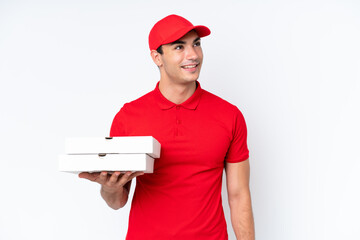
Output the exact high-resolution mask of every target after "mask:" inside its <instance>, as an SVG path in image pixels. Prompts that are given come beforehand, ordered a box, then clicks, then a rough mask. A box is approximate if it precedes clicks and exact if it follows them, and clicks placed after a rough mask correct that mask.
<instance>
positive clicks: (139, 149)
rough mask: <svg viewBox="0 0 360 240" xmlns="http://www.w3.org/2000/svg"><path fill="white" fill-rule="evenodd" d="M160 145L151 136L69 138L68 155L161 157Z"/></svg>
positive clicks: (66, 147)
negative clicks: (113, 154) (100, 154)
mask: <svg viewBox="0 0 360 240" xmlns="http://www.w3.org/2000/svg"><path fill="white" fill-rule="evenodd" d="M160 147H161V146H160V143H159V142H158V141H157V140H156V139H155V138H153V137H151V136H142V137H138V136H136V137H135V136H130V137H93V138H68V139H66V143H65V152H66V154H98V153H146V154H148V155H150V156H151V157H153V158H159V157H160Z"/></svg>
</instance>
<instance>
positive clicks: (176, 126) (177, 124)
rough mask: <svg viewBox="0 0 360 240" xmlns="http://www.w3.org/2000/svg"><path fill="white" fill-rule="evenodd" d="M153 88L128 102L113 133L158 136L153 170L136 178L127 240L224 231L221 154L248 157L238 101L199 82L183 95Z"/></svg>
mask: <svg viewBox="0 0 360 240" xmlns="http://www.w3.org/2000/svg"><path fill="white" fill-rule="evenodd" d="M158 86H159V84H158V85H157V86H156V88H155V90H153V91H151V92H150V93H148V94H146V95H144V96H142V97H140V98H139V99H137V100H135V101H132V102H130V103H127V104H125V105H124V106H123V107H122V108H121V110H120V112H119V113H118V114H117V115H116V116H115V118H114V121H113V124H112V127H111V132H110V136H153V137H154V138H156V139H157V140H158V141H159V142H160V143H161V157H160V158H159V159H156V160H155V165H154V173H153V174H145V175H142V176H139V177H137V178H136V188H135V193H134V197H133V201H132V205H131V211H130V216H129V228H128V233H127V237H126V239H128V240H133V239H135V240H138V239H146V240H152V239H154V240H162V239H164V240H169V239H181V240H185V239H186V240H192V239H194V240H195V239H196V240H202V239H204V240H225V239H228V236H227V230H226V222H225V218H224V213H223V208H222V200H221V185H222V184H221V182H222V174H223V168H224V161H228V162H232V163H233V162H240V161H244V160H246V159H248V157H249V151H248V148H247V144H246V136H247V132H246V125H245V120H244V117H243V116H242V114H241V112H240V111H239V110H238V108H237V107H236V106H234V105H232V104H230V103H228V102H226V101H225V100H223V99H221V98H219V97H217V96H215V95H213V94H211V93H209V92H207V91H205V90H203V89H202V88H201V87H200V84H199V83H197V89H196V91H195V93H194V94H193V95H192V96H191V97H190V98H189V99H188V100H187V101H185V102H184V103H182V104H179V105H177V104H174V103H172V102H170V101H169V100H167V99H166V98H165V97H164V96H163V95H162V94H161V92H160V90H159V88H158Z"/></svg>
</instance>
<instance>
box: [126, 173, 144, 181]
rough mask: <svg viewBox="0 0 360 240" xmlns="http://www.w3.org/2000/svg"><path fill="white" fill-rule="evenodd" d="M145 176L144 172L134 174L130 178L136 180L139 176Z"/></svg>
mask: <svg viewBox="0 0 360 240" xmlns="http://www.w3.org/2000/svg"><path fill="white" fill-rule="evenodd" d="M141 175H144V172H133V173H132V174H131V175H130V176H129V179H133V178H136V177H137V176H141Z"/></svg>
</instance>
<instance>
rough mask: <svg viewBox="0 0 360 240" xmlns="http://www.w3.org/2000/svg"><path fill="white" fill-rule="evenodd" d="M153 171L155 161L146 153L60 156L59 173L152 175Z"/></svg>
mask: <svg viewBox="0 0 360 240" xmlns="http://www.w3.org/2000/svg"><path fill="white" fill-rule="evenodd" d="M153 170H154V159H153V158H152V157H150V156H149V155H147V154H145V153H139V154H135V153H134V154H87V155H86V154H72V155H70V154H66V155H65V154H64V155H59V171H62V172H71V173H80V172H101V171H110V172H114V171H121V172H124V171H144V172H145V173H152V172H153Z"/></svg>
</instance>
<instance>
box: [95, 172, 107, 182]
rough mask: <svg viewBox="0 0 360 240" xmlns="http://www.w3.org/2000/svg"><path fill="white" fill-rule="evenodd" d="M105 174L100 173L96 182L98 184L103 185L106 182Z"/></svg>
mask: <svg viewBox="0 0 360 240" xmlns="http://www.w3.org/2000/svg"><path fill="white" fill-rule="evenodd" d="M107 175H108V174H107V172H101V173H100V175H99V177H98V178H97V180H96V182H98V183H100V184H105V183H106V181H107V178H108V176H107Z"/></svg>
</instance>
